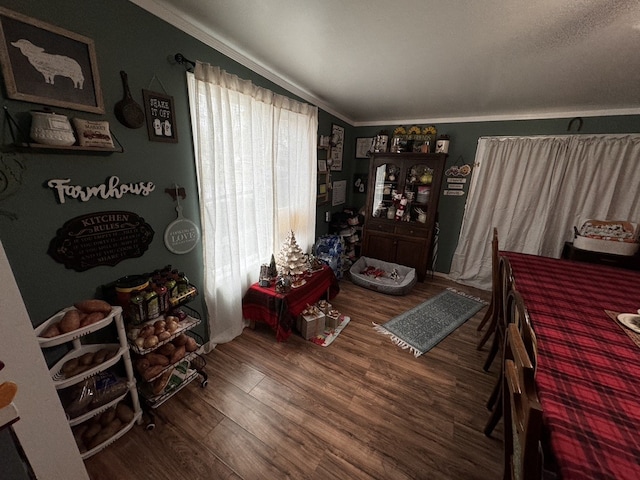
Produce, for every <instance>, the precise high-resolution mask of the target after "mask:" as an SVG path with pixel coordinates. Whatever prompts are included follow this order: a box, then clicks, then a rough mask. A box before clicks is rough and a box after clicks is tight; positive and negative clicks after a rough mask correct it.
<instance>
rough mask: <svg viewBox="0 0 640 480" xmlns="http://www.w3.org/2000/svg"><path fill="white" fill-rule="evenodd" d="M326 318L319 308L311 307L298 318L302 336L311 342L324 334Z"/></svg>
mask: <svg viewBox="0 0 640 480" xmlns="http://www.w3.org/2000/svg"><path fill="white" fill-rule="evenodd" d="M325 318H326V316H325V314H324V313H322V311H320V309H319V308H317V307H315V306H314V307H309V308H307V309H305V310H304V311H303V312H302V313H301V314H300V315H299V316H298V320H297V322H296V327H297V328H298V331H299V332H300V334H301V335H302V336H303V337H304V338H305V339H306V340H309V339H310V338H313V337H315V336H316V335H320V334H321V333H322V332H324V328H325Z"/></svg>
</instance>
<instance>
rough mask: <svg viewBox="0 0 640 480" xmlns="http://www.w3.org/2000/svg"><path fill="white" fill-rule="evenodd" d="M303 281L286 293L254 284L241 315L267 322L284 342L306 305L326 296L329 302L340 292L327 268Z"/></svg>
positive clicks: (248, 293)
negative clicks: (300, 284) (302, 283)
mask: <svg viewBox="0 0 640 480" xmlns="http://www.w3.org/2000/svg"><path fill="white" fill-rule="evenodd" d="M305 280H306V283H305V284H304V285H302V286H301V287H298V288H292V289H291V290H290V291H289V292H288V293H286V294H281V293H277V292H276V291H275V288H274V287H273V286H271V287H261V286H260V285H258V284H257V283H254V284H253V285H251V287H250V288H249V290H248V291H247V293H246V294H245V296H244V298H243V299H242V316H243V317H244V318H246V319H247V320H253V321H257V322H265V323H267V324H268V325H270V326H271V328H273V329H274V330H275V331H276V339H277V340H278V341H279V342H283V341H285V340H286V339H287V338H289V335H291V329H292V327H293V325H294V324H295V321H296V318H297V317H298V315H300V313H302V311H303V310H304V309H305V308H306V306H307V305H313V304H314V303H316V302H317V301H318V300H320V299H321V298H323V297H324V296H325V295H326V294H327V293H328V294H329V298H330V299H331V298H333V297H335V296H336V295H337V294H338V292H340V285H339V284H338V279H337V278H336V276H335V274H334V273H333V270H331V268H329V267H328V266H324V267H323V268H322V270H320V271H319V272H315V273H312V274H310V275H307V276H306V277H305Z"/></svg>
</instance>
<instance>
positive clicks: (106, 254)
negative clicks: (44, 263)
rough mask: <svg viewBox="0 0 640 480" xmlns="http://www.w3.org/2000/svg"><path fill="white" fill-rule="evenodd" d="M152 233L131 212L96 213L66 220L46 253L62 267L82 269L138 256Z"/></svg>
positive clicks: (112, 264) (145, 248)
mask: <svg viewBox="0 0 640 480" xmlns="http://www.w3.org/2000/svg"><path fill="white" fill-rule="evenodd" d="M153 235H154V231H153V229H152V228H151V226H150V225H149V224H148V223H146V222H145V221H144V218H142V217H139V216H138V215H136V214H135V213H133V212H125V211H109V212H95V213H90V214H87V215H82V216H80V217H75V218H72V219H71V220H68V221H67V222H65V224H64V225H63V226H62V228H61V229H59V230H58V232H57V235H56V236H55V238H54V239H52V240H51V243H50V244H49V251H48V253H49V255H51V256H52V257H53V258H54V260H56V261H57V262H60V263H62V264H64V266H65V267H67V268H72V269H74V270H75V271H77V272H83V271H85V270H88V269H90V268H93V267H97V266H99V265H110V266H114V265H117V264H118V263H120V262H121V261H122V260H124V259H126V258H137V257H141V256H142V254H143V253H144V252H146V251H147V249H148V248H149V244H150V243H151V241H152V240H153Z"/></svg>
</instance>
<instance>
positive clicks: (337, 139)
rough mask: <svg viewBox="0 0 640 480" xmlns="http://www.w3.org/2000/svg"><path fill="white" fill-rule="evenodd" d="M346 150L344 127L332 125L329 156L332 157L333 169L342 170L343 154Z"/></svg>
mask: <svg viewBox="0 0 640 480" xmlns="http://www.w3.org/2000/svg"><path fill="white" fill-rule="evenodd" d="M343 151H344V127H341V126H340V125H336V124H335V123H334V124H332V125H331V150H330V151H329V157H330V158H331V170H335V171H338V172H340V171H342V154H343Z"/></svg>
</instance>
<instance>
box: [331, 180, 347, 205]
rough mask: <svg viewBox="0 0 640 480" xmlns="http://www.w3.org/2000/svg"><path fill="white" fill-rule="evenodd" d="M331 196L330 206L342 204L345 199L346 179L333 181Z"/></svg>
mask: <svg viewBox="0 0 640 480" xmlns="http://www.w3.org/2000/svg"><path fill="white" fill-rule="evenodd" d="M332 193H333V195H332V196H331V206H332V207H335V206H336V205H342V204H343V203H345V202H346V200H347V181H346V180H336V181H335V182H333V187H332Z"/></svg>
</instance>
